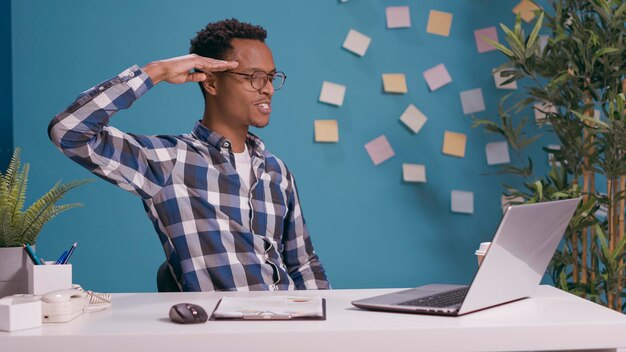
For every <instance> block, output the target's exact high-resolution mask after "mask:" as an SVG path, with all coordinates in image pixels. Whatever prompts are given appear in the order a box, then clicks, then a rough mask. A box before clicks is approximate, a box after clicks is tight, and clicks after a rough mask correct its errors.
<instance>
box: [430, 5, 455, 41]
mask: <svg viewBox="0 0 626 352" xmlns="http://www.w3.org/2000/svg"><path fill="white" fill-rule="evenodd" d="M451 25H452V14H451V13H448V12H441V11H437V10H430V14H429V15H428V25H427V26H426V32H428V33H431V34H437V35H442V36H444V37H448V36H450V26H451Z"/></svg>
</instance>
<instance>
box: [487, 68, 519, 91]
mask: <svg viewBox="0 0 626 352" xmlns="http://www.w3.org/2000/svg"><path fill="white" fill-rule="evenodd" d="M504 71H506V70H500V71H498V69H496V68H494V69H492V70H491V73H493V80H494V81H495V83H496V88H498V89H511V90H515V89H517V81H513V82H511V83H509V84H502V83H504V82H506V81H507V80H508V79H509V78H511V77H510V76H507V77H502V76H500V73H501V72H504Z"/></svg>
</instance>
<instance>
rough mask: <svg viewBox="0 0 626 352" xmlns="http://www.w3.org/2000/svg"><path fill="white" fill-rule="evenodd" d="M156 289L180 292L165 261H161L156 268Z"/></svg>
mask: <svg viewBox="0 0 626 352" xmlns="http://www.w3.org/2000/svg"><path fill="white" fill-rule="evenodd" d="M157 289H158V290H159V292H180V288H179V287H178V284H177V283H176V280H175V279H174V277H173V276H172V272H171V271H170V268H169V265H168V264H167V262H163V263H162V264H161V266H159V269H158V270H157Z"/></svg>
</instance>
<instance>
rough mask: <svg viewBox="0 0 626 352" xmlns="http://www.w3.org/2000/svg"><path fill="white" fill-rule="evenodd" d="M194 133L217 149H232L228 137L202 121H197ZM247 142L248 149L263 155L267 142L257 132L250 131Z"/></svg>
mask: <svg viewBox="0 0 626 352" xmlns="http://www.w3.org/2000/svg"><path fill="white" fill-rule="evenodd" d="M192 135H193V136H194V137H195V138H196V139H198V140H201V141H203V142H205V143H208V144H209V145H212V146H213V147H215V148H216V149H217V150H221V149H222V148H227V149H229V150H230V149H231V148H232V147H231V142H230V140H229V139H228V138H226V137H224V136H222V135H221V134H219V133H217V132H215V131H211V130H210V129H208V128H206V126H204V125H203V124H202V123H201V121H197V122H196V125H195V126H194V128H193V131H192ZM246 144H247V146H248V149H250V150H251V152H252V153H251V154H252V155H255V156H257V157H261V156H263V152H264V151H265V143H263V141H262V140H261V138H259V137H258V136H256V135H255V134H253V133H251V132H248V136H247V137H246Z"/></svg>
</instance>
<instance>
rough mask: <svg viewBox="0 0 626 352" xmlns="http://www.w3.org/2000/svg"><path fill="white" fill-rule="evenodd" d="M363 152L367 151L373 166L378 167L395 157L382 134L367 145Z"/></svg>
mask: <svg viewBox="0 0 626 352" xmlns="http://www.w3.org/2000/svg"><path fill="white" fill-rule="evenodd" d="M365 150H367V153H368V154H369V156H370V158H371V159H372V162H373V163H374V165H378V164H380V163H382V162H383V161H386V160H388V159H389V158H391V157H392V156H394V155H395V153H394V152H393V149H391V145H390V144H389V141H387V137H385V135H384V134H383V135H381V136H380V137H378V138H376V139H374V140H372V141H371V142H369V143H367V144H366V145H365Z"/></svg>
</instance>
